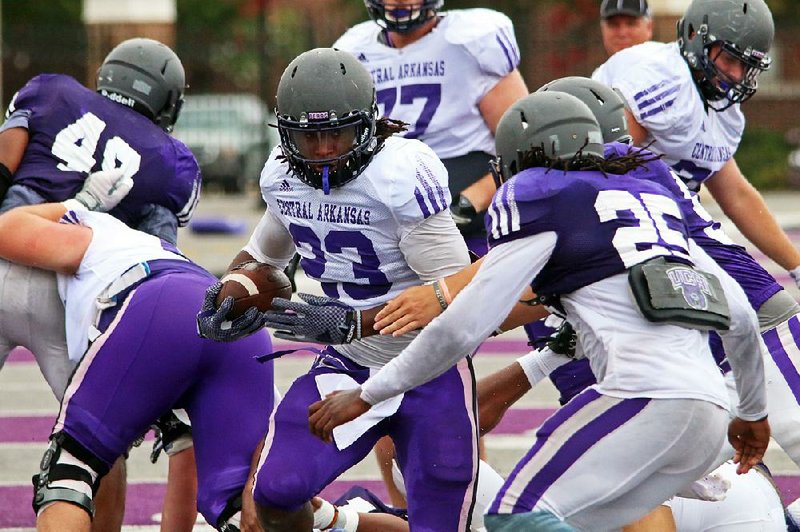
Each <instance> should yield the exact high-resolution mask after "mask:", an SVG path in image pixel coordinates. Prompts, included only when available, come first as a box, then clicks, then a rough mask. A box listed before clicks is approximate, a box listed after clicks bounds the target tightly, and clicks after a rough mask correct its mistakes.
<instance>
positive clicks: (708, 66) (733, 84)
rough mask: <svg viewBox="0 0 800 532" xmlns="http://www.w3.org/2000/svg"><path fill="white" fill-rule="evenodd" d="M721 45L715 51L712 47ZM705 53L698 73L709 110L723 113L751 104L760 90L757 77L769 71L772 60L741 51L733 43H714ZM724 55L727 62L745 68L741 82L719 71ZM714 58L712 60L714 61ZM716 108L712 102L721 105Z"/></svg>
mask: <svg viewBox="0 0 800 532" xmlns="http://www.w3.org/2000/svg"><path fill="white" fill-rule="evenodd" d="M714 44H719V46H718V47H716V51H714V50H713V49H712V48H713V45H714ZM704 50H705V53H704V54H703V55H702V56H701V57H700V58H699V61H698V70H699V71H700V72H701V73H702V79H701V80H700V90H701V91H702V93H703V96H704V97H705V99H706V101H708V102H709V107H711V108H712V109H714V110H715V111H724V110H725V109H727V108H728V107H730V106H732V105H734V104H737V103H742V102H744V101H746V100H748V99H749V98H750V97H751V96H753V94H755V93H756V90H758V75H759V74H761V73H762V72H764V71H765V70H767V69H769V67H770V63H771V62H772V59H771V58H770V57H769V56H768V55H766V54H764V53H762V52H759V51H757V50H745V51H741V50H739V49H738V48H737V47H736V45H734V44H733V43H731V42H727V41H725V42H720V41H717V42H716V43H713V42H712V43H711V44H709V45H707V46H705V47H704ZM725 55H727V56H728V58H727V59H728V60H733V61H739V62H740V63H741V64H742V66H743V68H744V75H743V76H742V79H741V80H736V79H733V78H731V77H730V76H728V75H727V74H725V72H723V71H722V70H720V69H719V67H718V66H717V64H716V62H715V61H717V60H719V59H720V58H723V57H724V56H725ZM712 56H713V57H712ZM722 100H725V101H724V102H723V103H722V104H721V105H714V104H711V103H710V102H720V101H722Z"/></svg>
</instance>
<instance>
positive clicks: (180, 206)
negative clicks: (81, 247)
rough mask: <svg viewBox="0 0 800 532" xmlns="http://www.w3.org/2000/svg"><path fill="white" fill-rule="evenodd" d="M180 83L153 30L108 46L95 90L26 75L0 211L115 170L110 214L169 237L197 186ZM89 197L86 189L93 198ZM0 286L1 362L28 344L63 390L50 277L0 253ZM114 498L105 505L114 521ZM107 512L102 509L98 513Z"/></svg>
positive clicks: (5, 154) (11, 125) (3, 157)
mask: <svg viewBox="0 0 800 532" xmlns="http://www.w3.org/2000/svg"><path fill="white" fill-rule="evenodd" d="M185 87H186V81H185V75H184V70H183V66H182V64H181V62H180V59H179V58H178V57H177V55H175V53H174V52H173V51H172V50H171V49H170V48H169V47H167V46H165V45H164V44H162V43H159V42H157V41H154V40H151V39H130V40H127V41H125V42H123V43H121V44H120V45H118V46H117V47H115V48H114V49H113V50H112V51H111V52H110V53H109V54H108V56H107V57H106V58H105V60H104V61H103V63H102V65H101V66H100V69H99V70H98V73H97V87H96V88H97V90H96V91H95V90H92V89H88V88H86V87H83V86H82V85H81V84H79V83H78V82H77V81H76V80H75V79H73V78H71V77H69V76H66V75H60V74H42V75H39V76H36V77H34V78H33V79H31V80H30V81H29V82H28V83H26V84H25V86H23V87H22V88H21V89H20V90H19V91H18V92H17V93H16V94H15V95H14V97H13V99H12V101H11V103H10V105H9V108H8V111H7V114H6V121H5V122H4V123H3V125H2V126H0V185H2V186H0V201H2V203H0V212H2V211H5V210H8V209H10V208H12V207H15V206H19V205H29V204H37V203H42V202H49V201H62V200H65V199H67V198H70V197H72V196H74V195H75V194H76V193H79V191H81V190H82V188H87V187H86V183H85V180H86V178H87V175H90V174H91V173H93V172H110V171H115V172H121V173H122V174H123V175H124V176H125V177H127V178H132V179H133V181H134V186H133V189H132V190H131V192H130V193H129V194H128V195H127V196H126V197H125V198H124V199H123V200H122V201H121V202H120V203H119V205H117V206H116V207H115V208H114V209H113V212H112V213H111V214H112V215H113V216H115V217H117V218H118V219H120V220H122V221H123V222H125V223H126V224H128V225H129V226H131V227H134V228H137V229H140V230H142V231H145V232H147V233H151V234H154V235H156V236H159V237H161V238H163V239H165V240H167V241H169V242H172V243H175V242H176V241H177V228H178V227H179V226H183V225H185V224H186V223H188V221H189V219H190V218H191V216H192V213H193V212H194V208H195V206H196V204H197V200H198V198H199V194H200V174H199V169H198V165H197V161H196V160H195V158H194V156H193V155H192V153H191V152H190V151H189V150H188V148H187V147H186V146H185V145H183V144H182V143H181V142H180V141H178V140H176V139H174V138H172V137H171V136H170V135H169V132H170V131H171V130H172V127H173V125H174V123H175V121H176V120H177V118H178V115H179V112H180V108H181V105H182V103H183V94H184V90H185ZM88 192H91V191H88ZM95 196H96V194H94V195H92V194H84V196H83V197H84V200H85V201H86V202H90V203H91V202H92V201H93V198H94V197H95ZM89 207H90V208H94V209H98V210H99V209H100V208H101V207H102V206H101V205H95V204H92V205H89ZM0 293H2V297H0V305H2V307H3V308H2V311H3V316H5V319H3V320H0V366H2V364H3V363H4V362H5V360H6V358H7V357H8V354H9V352H10V351H11V350H12V349H13V348H14V347H16V346H23V347H26V348H28V349H29V350H30V351H31V352H33V354H34V356H35V357H36V360H37V363H38V364H39V368H40V370H41V371H42V374H43V375H44V377H45V379H46V380H47V382H48V384H49V385H50V388H51V389H52V390H53V393H54V394H55V396H56V398H58V399H60V398H61V396H62V394H63V391H64V388H65V387H66V384H67V381H68V378H69V376H70V374H71V372H72V369H73V368H74V365H75V363H76V362H77V361H76V360H70V359H69V358H68V356H67V352H66V348H65V340H64V332H63V329H64V315H63V305H62V303H61V301H60V299H59V297H58V294H57V291H56V284H55V277H54V276H53V274H52V273H50V272H45V271H41V270H37V269H34V268H28V267H23V266H19V265H14V264H10V263H7V262H5V261H0ZM32 331H35V333H32ZM119 467H121V466H118V467H115V469H114V472H113V473H112V474H111V475H110V476H109V477H108V478H107V480H106V482H104V484H103V485H104V489H103V490H102V492H101V497H100V501H101V502H100V505H101V507H103V508H104V507H105V506H103V502H102V501H103V500H104V498H105V496H106V495H107V494H110V493H111V492H110V490H109V488H107V487H106V486H113V485H115V484H116V483H115V482H113V481H112V478H117V477H119V476H120V472H119ZM122 476H123V477H124V474H123V475H122ZM120 482H122V480H120ZM121 497H122V493H119V494H118V497H112V498H111V500H109V502H108V505H107V506H108V507H110V508H114V509H115V510H113V513H114V514H116V516H117V518H116V519H117V520H118V521H119V522H120V523H121V519H122V498H121ZM191 498H192V497H191V494H189V499H191ZM165 513H166V514H169V512H165ZM106 515H107V512H105V511H102V510H101V511H100V512H99V514H98V521H99V522H102V520H103V518H104V516H106ZM191 522H193V519H192V520H191V521H189V524H191ZM112 528H113V526H112Z"/></svg>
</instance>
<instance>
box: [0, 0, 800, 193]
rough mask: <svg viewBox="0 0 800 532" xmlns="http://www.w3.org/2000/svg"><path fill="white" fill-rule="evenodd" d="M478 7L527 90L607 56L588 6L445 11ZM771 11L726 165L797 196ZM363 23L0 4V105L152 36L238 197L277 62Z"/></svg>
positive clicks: (669, 31) (265, 141) (505, 3)
mask: <svg viewBox="0 0 800 532" xmlns="http://www.w3.org/2000/svg"><path fill="white" fill-rule="evenodd" d="M489 4H491V6H490V7H492V8H494V9H497V10H499V11H502V12H504V13H506V14H507V15H509V16H510V17H511V19H512V20H513V21H514V25H515V29H516V35H517V39H518V41H519V45H520V47H521V49H522V64H521V67H520V70H521V71H522V74H523V76H524V77H525V80H526V81H527V83H528V86H529V87H530V88H531V90H533V89H535V88H537V87H539V86H540V85H542V84H544V83H545V82H547V81H550V80H551V79H554V78H557V77H561V76H566V75H590V74H591V72H592V70H593V69H594V68H595V67H597V66H598V65H599V64H600V63H602V62H603V60H604V59H605V52H604V51H603V48H602V45H601V41H600V30H599V18H598V10H599V4H600V0H537V1H536V2H533V1H531V0H493V1H492V2H486V0H447V2H446V4H445V8H446V9H459V8H468V7H479V6H489ZM687 4H688V0H650V6H651V9H652V11H653V17H654V22H655V38H656V40H662V41H670V40H674V38H675V22H676V21H677V19H678V18H679V16H680V14H681V12H682V11H683V10H684V8H685V7H686V5H687ZM769 6H770V8H771V10H772V12H773V14H774V18H775V24H776V42H775V46H774V48H773V52H772V55H773V57H774V62H773V68H772V69H771V70H770V71H769V72H767V73H766V74H765V75H764V76H762V79H761V85H762V88H761V89H760V90H759V92H758V93H757V94H756V96H755V97H754V98H753V99H752V100H751V101H749V102H748V103H747V104H746V105H744V107H743V109H744V112H745V115H747V119H748V124H749V125H748V128H747V130H746V133H745V138H744V140H743V142H742V145H741V148H740V150H739V152H738V153H737V156H736V157H737V161H738V163H739V165H740V166H742V167H743V170H744V171H745V174H746V175H747V176H748V177H749V178H750V180H751V181H752V182H753V183H754V184H755V185H756V186H757V187H758V188H760V189H762V190H767V189H782V188H788V187H794V188H800V129H796V128H798V127H800V112H799V111H798V108H800V9H798V0H770V1H769ZM366 18H367V14H366V9H365V8H364V4H363V2H362V0H115V1H113V2H110V1H108V0H49V1H47V2H24V1H20V0H1V1H0V19H1V20H2V25H1V26H0V32H1V35H0V58H2V62H1V66H2V68H0V104H2V105H3V107H4V108H5V107H6V106H7V104H8V102H9V101H10V99H11V97H12V96H13V94H14V92H15V91H16V90H17V89H19V88H20V87H21V86H22V85H23V84H24V83H25V82H26V81H27V80H28V79H30V78H31V77H32V76H34V75H36V74H39V73H42V72H58V73H66V74H70V75H72V76H74V77H75V78H76V79H78V80H79V81H81V82H83V83H85V84H86V85H87V86H90V87H93V86H94V74H95V72H96V70H97V67H98V66H99V64H100V63H101V61H102V59H103V58H104V57H105V55H106V53H108V51H109V50H110V49H111V48H112V47H113V46H114V45H116V44H117V43H119V42H120V41H122V40H124V39H127V38H129V37H133V36H145V37H152V38H155V39H158V40H160V41H162V42H164V43H166V44H169V45H170V46H172V47H173V48H174V49H175V50H176V52H177V53H178V55H179V56H180V57H181V59H182V61H183V63H184V66H185V67H186V73H187V81H188V83H189V89H188V91H187V105H186V107H185V112H184V114H183V115H182V117H181V120H179V122H178V126H177V128H176V130H175V134H176V136H177V137H178V138H181V139H182V140H184V141H185V142H186V143H187V145H189V147H190V148H191V149H192V150H193V151H194V153H195V155H196V156H197V158H198V160H199V162H200V164H201V167H202V168H203V171H204V177H205V180H206V182H207V185H208V186H209V188H211V189H221V190H224V191H227V192H235V191H240V190H242V189H243V188H244V187H246V186H248V184H251V185H252V184H253V183H255V181H256V180H257V175H258V171H259V169H260V167H261V164H263V160H264V159H265V158H266V153H267V149H268V148H269V146H270V145H271V144H273V143H274V142H276V141H277V138H276V135H275V131H274V130H273V129H272V128H269V127H267V123H268V122H270V121H271V120H270V116H271V115H270V109H271V108H272V107H273V106H274V93H275V87H276V85H277V81H278V78H279V77H280V74H281V72H282V71H283V69H284V67H285V66H286V65H287V64H288V63H289V61H290V60H291V59H292V58H294V57H295V56H296V55H297V54H299V53H300V52H302V51H304V50H307V49H309V48H314V47H318V46H330V45H331V44H332V43H333V41H334V40H335V39H336V38H337V37H338V36H339V35H340V34H341V33H342V32H343V31H344V30H345V29H346V28H347V27H348V26H350V25H353V24H355V23H357V22H359V21H362V20H365V19H366ZM209 188H207V190H208V189H209Z"/></svg>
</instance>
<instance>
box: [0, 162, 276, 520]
mask: <svg viewBox="0 0 800 532" xmlns="http://www.w3.org/2000/svg"><path fill="white" fill-rule="evenodd" d="M120 179H128V180H129V179H130V178H128V177H124V176H123V177H122V178H120ZM113 184H114V183H112V185H113ZM127 190H130V187H127V189H124V188H121V187H114V186H109V187H105V189H104V192H103V193H101V194H100V195H99V197H101V198H103V201H104V203H105V204H108V202H111V201H114V200H116V199H119V196H120V195H122V193H124V192H127ZM0 232H2V233H3V234H4V235H6V236H5V238H3V239H2V240H0V256H2V257H3V258H5V259H6V260H10V261H16V262H18V263H21V264H28V265H33V264H35V265H36V266H37V267H40V268H45V269H48V270H49V271H53V272H57V274H58V275H57V282H58V286H59V290H60V292H61V293H62V294H64V301H65V308H64V307H62V312H63V311H64V310H65V321H66V339H67V348H68V351H69V354H70V356H71V357H72V358H78V359H80V361H79V362H78V365H77V367H76V369H75V371H74V372H73V374H72V377H71V379H70V382H69V385H68V386H67V388H66V391H65V393H64V397H63V399H62V401H61V408H60V410H59V414H58V417H57V420H56V423H55V426H54V428H53V430H52V434H51V436H50V442H49V448H48V450H47V451H46V452H45V454H44V457H43V459H42V461H41V464H40V471H39V474H38V475H36V476H35V477H34V480H33V484H34V486H33V488H34V489H33V509H34V511H35V512H36V514H37V529H38V530H42V531H60V530H70V531H76V532H77V531H87V532H88V530H89V529H90V527H91V526H92V524H93V523H92V517H93V514H94V499H95V494H96V493H97V489H98V486H99V484H100V482H101V480H102V479H104V478H105V475H106V474H107V473H108V472H109V469H110V468H111V466H112V464H114V463H115V461H116V460H117V459H118V458H119V457H120V456H123V455H125V454H127V452H128V450H129V449H130V446H131V445H132V444H133V443H134V441H135V440H136V439H137V438H138V437H140V436H141V435H143V434H144V433H145V432H146V431H147V430H148V429H149V427H150V425H151V424H152V423H153V422H155V421H156V419H157V418H158V417H159V416H162V415H164V414H165V413H167V412H168V411H169V410H170V409H173V408H183V409H185V410H186V411H187V413H188V416H189V419H190V420H191V422H192V429H193V440H194V449H195V455H196V458H197V460H196V462H197V483H198V488H197V503H196V504H197V506H198V508H199V510H200V512H201V513H202V514H203V516H204V517H205V519H206V520H207V521H208V523H210V524H211V525H212V526H213V527H214V528H215V529H217V530H221V531H225V532H234V531H238V530H239V528H238V527H239V518H240V513H241V512H242V494H243V491H244V487H245V484H246V483H247V481H248V478H251V467H252V463H253V458H254V452H255V450H256V448H257V447H258V444H259V442H260V441H261V440H262V439H263V437H264V434H265V433H266V430H267V420H268V413H269V412H271V410H272V407H273V373H272V364H271V363H268V364H259V363H257V362H256V361H255V360H253V354H254V353H263V352H268V351H269V350H270V349H271V342H270V339H269V336H268V335H267V333H266V332H265V331H260V332H259V333H258V334H254V335H251V336H250V337H248V338H244V339H242V340H240V341H238V342H232V343H226V344H222V343H217V342H212V341H209V340H204V339H202V338H200V337H198V335H197V330H196V321H195V311H194V308H195V307H196V306H197V305H200V303H201V301H202V300H203V297H204V294H205V289H206V287H207V286H208V284H209V283H210V282H213V281H214V280H215V278H214V276H212V275H211V274H210V273H208V272H206V271H205V270H204V269H202V268H201V267H199V266H197V265H196V264H194V263H192V262H191V261H190V260H189V259H187V258H186V257H184V256H183V255H182V254H181V253H180V252H179V251H178V249H177V248H176V247H175V246H174V245H173V244H171V243H169V242H167V241H165V240H162V239H159V238H157V237H155V236H153V235H148V234H146V233H143V232H141V231H136V230H134V229H131V228H130V227H128V226H126V225H125V224H124V223H122V222H121V221H119V220H117V219H115V218H113V217H111V216H109V215H108V214H105V213H96V212H92V211H90V210H88V209H87V208H86V205H85V204H83V202H81V201H74V200H69V201H67V202H64V203H46V204H37V205H30V206H22V207H17V208H14V209H12V210H10V211H7V212H6V213H3V214H0ZM253 517H255V516H254V515H253ZM250 526H251V527H252V526H254V525H252V524H251V525H250ZM117 528H118V527H117ZM104 530H109V528H105V529H104ZM249 530H253V528H249Z"/></svg>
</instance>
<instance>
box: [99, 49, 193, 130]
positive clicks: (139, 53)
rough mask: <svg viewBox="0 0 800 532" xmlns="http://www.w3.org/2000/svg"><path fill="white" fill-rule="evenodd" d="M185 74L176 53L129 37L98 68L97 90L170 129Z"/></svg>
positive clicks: (181, 91)
mask: <svg viewBox="0 0 800 532" xmlns="http://www.w3.org/2000/svg"><path fill="white" fill-rule="evenodd" d="M185 89H186V74H185V73H184V71H183V65H182V64H181V60H180V59H179V58H178V56H177V55H176V54H175V52H173V51H172V50H171V49H170V48H169V47H168V46H167V45H165V44H162V43H160V42H158V41H154V40H153V39H141V38H136V39H128V40H127V41H123V42H122V43H120V44H118V45H117V46H116V47H115V48H114V49H113V50H111V52H109V54H108V55H107V56H106V58H105V60H104V61H103V64H102V65H100V68H99V69H98V70H97V92H99V93H100V94H102V95H103V96H105V97H106V98H109V99H111V100H113V101H115V102H117V103H119V104H122V105H126V106H128V107H132V108H133V109H135V110H136V111H138V112H140V113H142V114H143V115H145V116H146V117H148V118H149V119H151V120H152V121H153V122H155V123H156V124H157V125H158V126H159V127H160V128H161V129H163V130H164V131H167V132H169V131H172V127H173V125H174V124H175V121H176V120H177V119H178V115H179V114H180V111H181V106H182V105H183V92H184V90H185Z"/></svg>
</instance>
